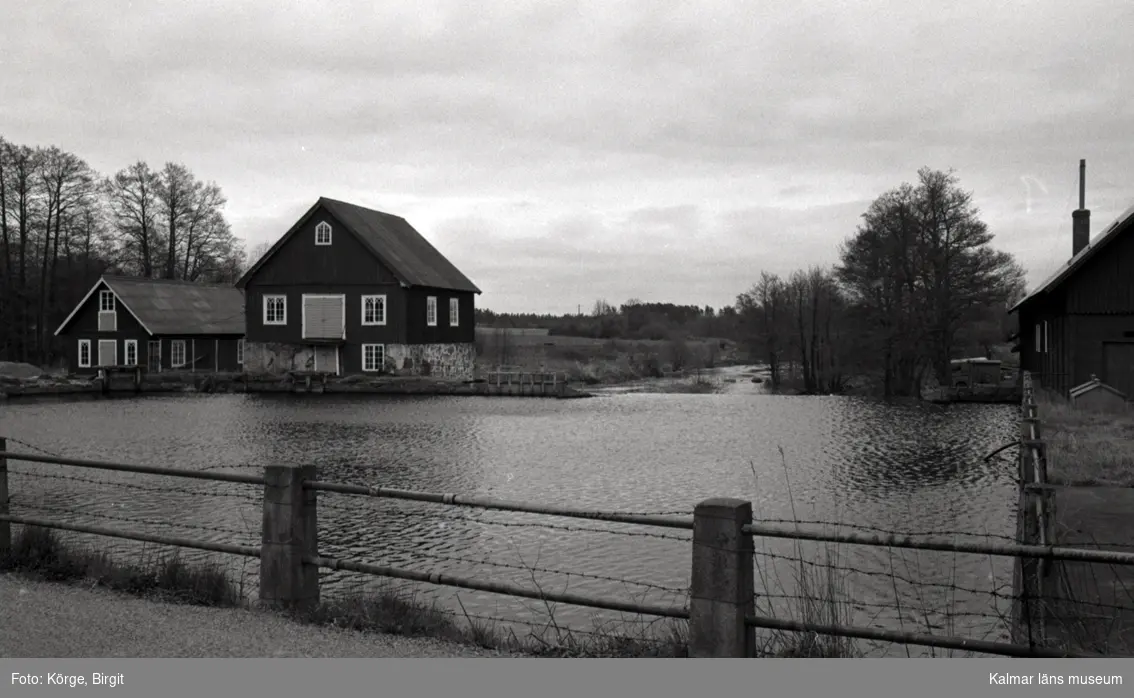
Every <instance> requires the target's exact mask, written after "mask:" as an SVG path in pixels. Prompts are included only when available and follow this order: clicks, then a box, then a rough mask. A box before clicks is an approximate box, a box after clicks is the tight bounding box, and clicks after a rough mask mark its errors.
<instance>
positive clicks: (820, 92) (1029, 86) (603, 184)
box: [0, 0, 1134, 313]
mask: <svg viewBox="0 0 1134 698" xmlns="http://www.w3.org/2000/svg"><path fill="white" fill-rule="evenodd" d="M947 4H948V3H939V2H925V3H922V2H912V1H910V0H903V1H902V2H886V3H883V2H850V3H843V2H824V1H820V2H811V3H797V2H766V1H765V2H713V1H711V0H698V1H697V2H657V3H644V2H615V1H614V0H603V1H601V2H550V1H548V2H538V3H535V2H522V1H520V0H513V1H509V2H503V1H501V2H481V3H469V2H429V1H425V0H417V1H416V2H412V3H411V2H407V3H397V4H395V3H383V2H373V0H370V1H368V2H354V1H353V0H352V1H343V0H339V1H338V2H335V3H315V2H309V3H294V2H287V1H285V0H276V1H274V2H267V1H264V2H218V1H216V0H196V1H194V2H178V3H165V2H152V1H151V2H146V3H141V2H139V3H123V2H119V1H118V0H99V1H98V2H89V1H85V2H83V1H80V2H59V1H58V0H39V1H37V2H22V3H14V2H13V3H8V4H7V5H6V7H5V9H4V12H3V14H4V17H3V19H0V61H2V65H0V95H2V98H0V135H3V136H4V137H6V138H8V139H9V140H11V141H14V142H17V143H22V144H27V145H52V144H54V145H58V146H60V147H62V148H64V149H67V150H70V151H72V152H75V153H77V154H79V155H80V156H82V157H84V158H85V159H86V160H87V161H88V162H89V163H90V164H91V165H92V166H93V167H95V168H97V169H98V170H100V171H101V172H103V173H106V174H109V173H112V172H114V171H115V170H117V169H120V168H122V167H125V166H126V165H128V164H130V163H131V162H133V161H136V160H138V159H143V160H146V161H147V162H149V163H150V164H151V165H153V166H155V167H157V166H160V165H161V164H162V163H164V162H166V161H169V160H173V161H179V162H183V163H185V164H186V165H187V166H189V167H190V169H192V170H193V171H194V173H195V174H196V175H197V176H198V177H200V178H202V179H206V180H213V181H216V182H217V183H218V184H220V185H221V187H222V188H223V190H224V192H225V194H226V195H227V196H228V199H229V203H228V206H227V209H226V210H227V214H228V217H229V220H230V221H231V223H232V225H233V228H234V231H235V233H236V234H237V235H238V236H239V237H241V238H243V239H244V240H245V241H246V242H247V243H248V245H249V246H250V247H251V246H255V245H256V244H257V243H261V242H264V241H273V240H274V239H276V238H278V237H279V236H280V235H282V234H283V233H284V232H285V231H286V230H287V229H288V227H289V226H290V225H291V224H292V223H293V222H294V221H295V219H296V218H297V217H298V216H299V215H301V214H302V213H303V212H304V211H305V210H306V209H307V208H308V207H309V206H310V205H311V204H312V203H314V201H315V200H316V199H317V198H318V197H319V196H329V197H332V198H338V199H343V200H346V201H350V202H353V203H357V204H360V205H363V206H369V207H372V208H378V209H380V210H384V211H387V212H390V213H395V214H398V215H401V216H404V217H405V218H406V219H407V220H409V221H410V223H412V224H413V225H414V226H415V227H416V228H417V229H418V230H419V231H421V232H422V233H423V234H424V235H425V236H426V237H427V238H429V240H430V241H432V242H433V243H434V244H435V245H436V246H437V247H438V248H439V249H440V250H441V251H442V252H443V253H444V254H446V255H447V256H448V257H449V258H450V259H452V260H453V262H454V263H455V264H456V265H457V266H458V267H459V268H461V269H462V271H464V272H465V273H466V274H467V275H468V276H469V277H470V278H472V280H473V281H474V282H475V283H476V284H477V285H478V286H479V287H480V288H481V289H483V290H484V295H483V296H482V297H481V298H480V300H479V301H478V305H480V306H481V307H489V308H492V309H495V310H499V311H533V312H556V313H559V312H574V311H575V309H576V307H577V306H579V305H581V306H582V307H583V309H584V311H586V310H588V309H589V308H590V306H591V305H593V303H594V301H595V299H597V298H605V299H607V300H609V301H610V302H612V303H614V304H618V303H621V302H623V301H625V300H627V299H628V298H631V297H637V298H641V299H643V300H652V301H670V302H676V303H695V304H699V305H706V304H707V305H712V306H714V307H719V306H722V305H727V304H730V303H732V302H734V300H735V297H736V295H737V294H738V293H740V292H742V291H744V290H745V289H746V288H747V287H748V286H750V285H751V284H752V282H753V281H754V280H755V279H756V278H757V277H758V276H759V273H760V271H761V270H768V271H772V272H776V273H781V274H786V273H789V272H790V271H791V270H793V269H795V268H798V267H806V266H807V265H810V264H831V263H833V262H835V261H836V258H837V249H838V244H839V243H840V241H842V240H843V239H844V238H846V237H847V236H848V235H850V234H852V233H853V232H854V230H855V226H856V225H857V224H858V220H859V216H860V215H861V214H862V213H863V211H865V209H866V207H867V205H868V204H869V202H870V201H871V200H872V199H873V198H875V197H877V196H878V195H879V194H881V193H883V192H884V191H886V190H888V189H890V188H892V187H895V186H897V185H899V184H901V183H902V182H906V181H913V180H914V179H915V178H916V175H917V170H918V168H919V167H922V166H929V167H932V168H935V169H949V168H953V169H955V170H956V172H957V174H958V175H959V177H960V178H961V184H962V186H963V187H964V188H966V189H968V190H971V191H972V192H973V194H974V196H975V200H976V203H977V205H978V206H979V207H980V209H981V211H982V213H983V217H984V219H985V220H986V222H987V223H988V224H989V225H990V226H991V228H992V231H993V232H994V233H995V235H996V240H995V243H994V244H995V245H996V246H997V247H1000V248H1002V249H1006V250H1008V251H1010V252H1012V253H1013V254H1015V255H1017V257H1018V259H1019V260H1020V261H1021V262H1022V263H1023V264H1024V266H1025V267H1026V268H1027V270H1028V272H1029V282H1030V283H1031V284H1032V285H1034V284H1035V283H1038V282H1039V281H1041V280H1042V279H1043V277H1045V276H1047V275H1048V274H1050V273H1051V272H1052V271H1053V270H1054V269H1055V268H1056V267H1057V266H1058V265H1059V264H1061V263H1063V262H1065V261H1066V259H1067V257H1068V256H1070V252H1071V211H1072V210H1073V209H1074V208H1075V206H1076V205H1077V196H1078V185H1077V177H1078V163H1079V159H1080V158H1086V160H1087V205H1088V208H1090V209H1091V210H1092V221H1091V228H1092V235H1095V234H1097V233H1099V232H1101V231H1102V229H1103V228H1104V227H1105V226H1106V225H1107V224H1109V223H1110V222H1111V221H1112V220H1114V218H1115V217H1117V216H1118V215H1119V214H1120V213H1121V212H1122V211H1123V210H1125V209H1126V208H1127V207H1128V206H1130V205H1131V204H1134V137H1132V136H1134V129H1132V127H1134V101H1132V98H1131V85H1132V84H1134V48H1132V47H1134V42H1131V38H1130V37H1131V35H1130V28H1131V27H1134V4H1131V3H1128V2H1119V1H1118V0H1115V1H1113V2H1084V1H1077V2H1066V1H1063V2H1003V1H1000V2H998V1H996V0H985V1H983V2H980V3H975V2H974V3H957V5H960V6H963V7H964V8H965V9H964V10H961V9H943V8H942V7H941V5H947Z"/></svg>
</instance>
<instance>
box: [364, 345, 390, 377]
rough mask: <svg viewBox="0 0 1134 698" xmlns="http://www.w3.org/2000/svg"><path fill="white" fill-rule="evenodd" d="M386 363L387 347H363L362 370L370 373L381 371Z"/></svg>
mask: <svg viewBox="0 0 1134 698" xmlns="http://www.w3.org/2000/svg"><path fill="white" fill-rule="evenodd" d="M385 363H386V345H384V344H363V345H362V370H363V371H366V372H368V373H371V372H377V371H381V370H382V367H383V366H384V365H385Z"/></svg>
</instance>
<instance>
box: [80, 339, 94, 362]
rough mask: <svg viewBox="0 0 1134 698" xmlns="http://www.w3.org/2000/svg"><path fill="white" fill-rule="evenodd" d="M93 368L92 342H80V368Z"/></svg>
mask: <svg viewBox="0 0 1134 698" xmlns="http://www.w3.org/2000/svg"><path fill="white" fill-rule="evenodd" d="M90 367H91V340H89V339H80V340H79V368H90Z"/></svg>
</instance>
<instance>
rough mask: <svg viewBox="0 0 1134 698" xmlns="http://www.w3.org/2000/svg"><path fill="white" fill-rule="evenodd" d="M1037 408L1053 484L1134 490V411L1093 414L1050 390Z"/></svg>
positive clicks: (1042, 395)
mask: <svg viewBox="0 0 1134 698" xmlns="http://www.w3.org/2000/svg"><path fill="white" fill-rule="evenodd" d="M1036 404H1037V406H1038V407H1039V418H1040V421H1041V425H1042V426H1041V428H1042V437H1043V440H1044V441H1045V442H1046V443H1047V466H1048V473H1049V475H1050V477H1051V478H1052V481H1053V482H1056V483H1059V484H1065V485H1118V486H1125V487H1129V486H1134V412H1128V411H1124V412H1112V413H1098V412H1091V411H1089V410H1085V409H1079V408H1076V407H1074V406H1073V405H1072V404H1071V403H1070V402H1069V401H1067V400H1065V399H1063V398H1061V397H1059V396H1056V395H1053V394H1051V393H1049V392H1046V391H1045V392H1040V393H1037V394H1036Z"/></svg>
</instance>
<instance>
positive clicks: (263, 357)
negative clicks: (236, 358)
mask: <svg viewBox="0 0 1134 698" xmlns="http://www.w3.org/2000/svg"><path fill="white" fill-rule="evenodd" d="M314 368H315V351H314V350H313V349H312V348H311V347H310V346H305V345H303V344H285V343H282V342H248V341H245V342H244V371H245V372H246V373H266V374H269V375H282V374H284V373H287V372H288V371H311V370H314Z"/></svg>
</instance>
